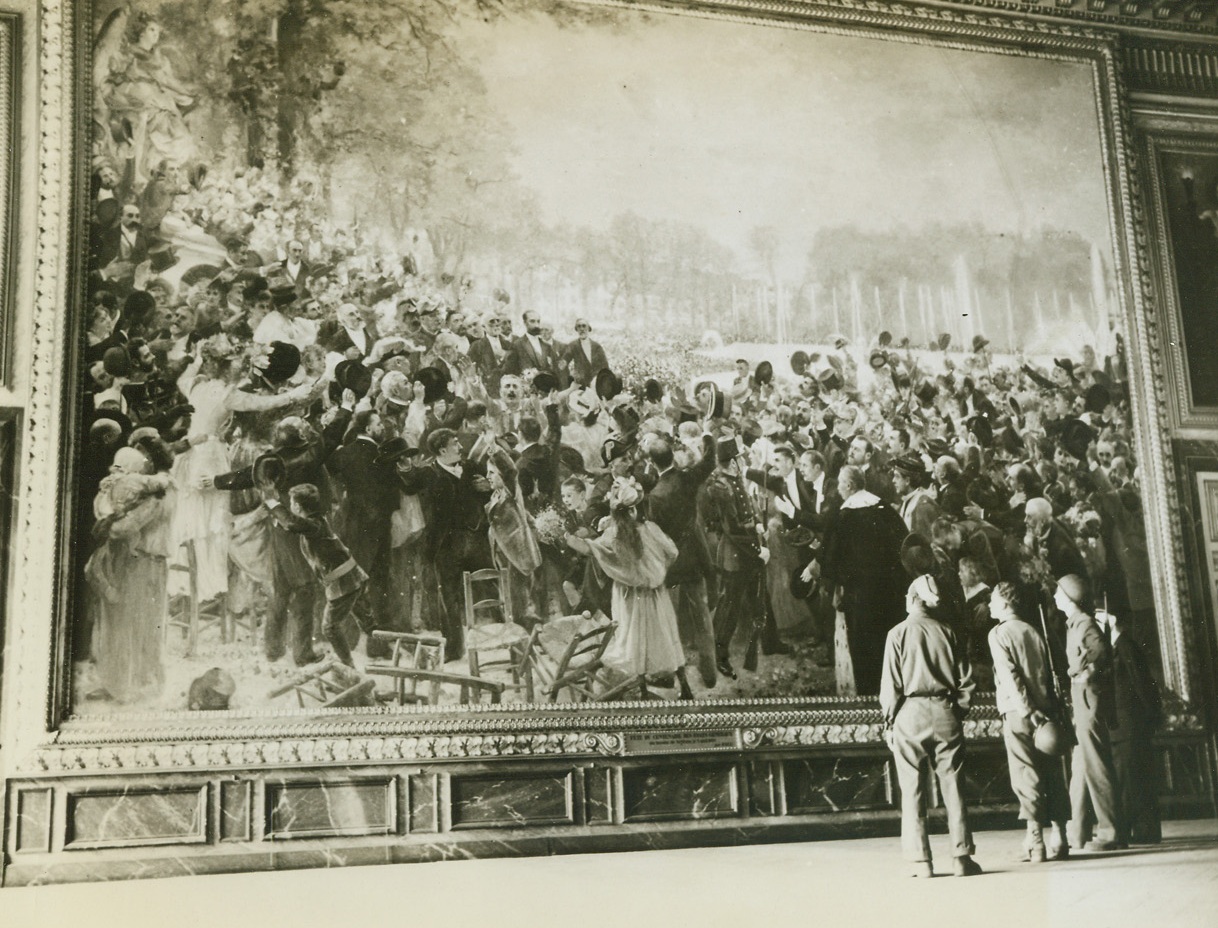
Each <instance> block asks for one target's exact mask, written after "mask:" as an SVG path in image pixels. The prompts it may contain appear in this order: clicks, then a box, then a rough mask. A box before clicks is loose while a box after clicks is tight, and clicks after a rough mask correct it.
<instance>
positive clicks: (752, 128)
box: [460, 14, 1110, 275]
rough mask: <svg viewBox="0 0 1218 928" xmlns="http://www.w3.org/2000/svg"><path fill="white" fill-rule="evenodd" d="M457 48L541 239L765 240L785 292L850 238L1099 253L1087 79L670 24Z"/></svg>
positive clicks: (1101, 221)
mask: <svg viewBox="0 0 1218 928" xmlns="http://www.w3.org/2000/svg"><path fill="white" fill-rule="evenodd" d="M460 40H461V42H463V43H464V46H465V47H466V48H468V49H469V50H470V53H471V56H472V60H475V61H477V62H479V66H480V68H481V69H482V72H483V74H484V76H485V79H486V86H487V91H488V93H489V94H490V97H491V101H492V103H493V104H494V105H495V106H496V107H497V109H498V110H499V112H500V113H501V114H502V115H503V117H504V118H505V119H506V120H507V121H508V122H509V124H510V125H511V126H513V127H514V128H515V130H516V149H517V151H516V167H517V170H518V172H519V174H520V176H521V178H522V179H523V180H524V181H525V182H526V183H527V184H528V185H529V186H531V187H533V188H534V189H535V190H536V191H537V193H538V196H539V198H540V202H541V204H542V207H543V209H544V211H545V213H546V216H547V218H549V219H550V220H565V221H568V222H571V223H574V224H576V225H590V226H594V227H602V228H603V227H604V226H605V225H606V224H607V223H608V221H609V220H610V219H611V218H612V217H613V216H614V215H615V214H617V213H619V212H623V211H626V210H633V211H635V212H637V213H639V214H641V215H644V216H647V217H649V218H654V219H673V220H681V221H685V222H689V223H691V224H694V225H697V226H701V227H703V228H705V229H706V230H707V231H708V232H709V233H710V234H711V235H713V236H714V237H715V238H717V239H718V240H720V241H721V242H723V243H724V244H727V245H730V246H732V247H733V248H735V249H736V250H737V252H738V253H739V254H741V255H742V256H746V255H747V254H748V248H747V242H748V234H749V231H750V229H752V228H753V227H754V226H758V225H773V226H775V227H776V228H777V229H778V230H779V232H780V234H781V238H782V240H783V243H784V245H783V255H782V263H783V268H784V270H785V272H786V273H788V274H796V275H797V274H799V273H801V271H802V268H803V262H804V255H806V253H807V249H808V246H809V244H810V243H811V240H812V236H813V235H814V234H815V232H816V230H817V229H818V228H820V227H824V226H835V225H840V224H844V223H855V224H857V225H859V226H861V227H864V228H867V229H875V230H883V229H888V228H892V227H894V226H901V225H904V226H907V227H909V228H911V229H913V230H917V229H918V228H919V227H922V226H924V225H926V224H929V223H933V222H958V221H974V220H975V221H978V222H981V223H983V224H984V225H985V226H986V227H987V228H989V229H991V230H994V231H999V232H1025V231H1031V230H1034V229H1036V228H1037V227H1039V226H1041V225H1052V226H1056V227H1059V228H1064V229H1071V230H1076V231H1078V232H1079V233H1081V234H1082V235H1084V236H1085V237H1086V238H1087V239H1089V240H1090V241H1094V242H1098V243H1099V244H1100V247H1101V249H1102V251H1103V252H1104V253H1105V254H1108V253H1110V240H1109V232H1108V216H1107V205H1106V199H1105V194H1104V183H1103V178H1102V176H1101V174H1100V171H1099V170H1098V168H1097V167H1096V166H1097V165H1099V164H1101V163H1102V159H1101V153H1100V144H1099V134H1098V132H1099V130H1098V120H1097V116H1096V107H1095V100H1094V91H1093V88H1092V79H1091V72H1090V69H1089V67H1088V66H1086V65H1080V64H1073V63H1067V62H1053V61H1043V60H1036V59H1027V58H1017V57H1011V56H1006V55H998V54H984V53H974V52H965V51H959V50H955V49H947V48H932V47H926V46H917V45H908V44H904V43H899V42H893V41H882V40H876V39H863V38H853V37H847V36H835V35H827V34H818V33H810V32H805V31H799V30H793V29H786V28H778V27H769V26H744V25H738V24H734V23H726V22H722V21H715V20H713V19H698V18H693V17H688V16H666V15H657V16H651V17H648V18H646V19H645V18H643V17H641V16H636V15H633V14H623V17H622V25H620V26H619V27H617V28H613V27H609V26H576V27H567V28H559V27H558V26H556V25H555V24H554V23H553V22H552V21H550V20H549V19H548V18H546V17H544V16H540V15H539V16H535V17H530V18H523V17H513V18H507V19H497V20H495V21H494V22H493V23H492V24H490V25H484V24H481V23H473V24H467V25H465V26H463V27H462V34H461V37H460Z"/></svg>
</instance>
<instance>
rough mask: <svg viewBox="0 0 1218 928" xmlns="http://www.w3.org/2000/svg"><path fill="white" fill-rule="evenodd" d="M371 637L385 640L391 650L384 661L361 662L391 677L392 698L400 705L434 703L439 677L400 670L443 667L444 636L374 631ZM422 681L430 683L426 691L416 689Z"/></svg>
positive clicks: (367, 670)
mask: <svg viewBox="0 0 1218 928" xmlns="http://www.w3.org/2000/svg"><path fill="white" fill-rule="evenodd" d="M372 637H373V639H374V640H376V641H383V642H386V643H388V644H389V646H390V653H389V657H388V658H387V659H386V660H383V661H369V662H368V663H367V664H365V665H364V672H365V673H370V674H373V675H374V676H382V677H388V678H390V679H392V680H393V681H394V691H393V697H394V699H395V701H396V702H397V704H398V705H399V706H404V705H417V704H420V703H425V704H430V705H435V704H436V702H437V701H438V700H439V692H438V690H439V687H440V682H439V681H438V680H436V679H434V678H430V679H429V678H425V677H420V676H418V675H413V674H411V675H407V674H404V673H401V672H400V671H403V670H440V669H442V668H443V667H444V651H445V644H446V642H445V639H444V636H443V635H440V634H437V633H435V632H422V633H419V634H412V633H408V632H388V631H380V630H377V631H374V632H373V633H372ZM421 682H427V683H428V684H429V686H428V689H429V692H420V691H419V683H421Z"/></svg>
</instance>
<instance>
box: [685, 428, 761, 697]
mask: <svg viewBox="0 0 1218 928" xmlns="http://www.w3.org/2000/svg"><path fill="white" fill-rule="evenodd" d="M739 454H740V448H739V446H738V445H737V443H736V439H735V438H734V437H731V438H722V439H720V440H719V442H718V443H717V445H716V456H717V459H718V462H719V463H718V465H717V466H716V468H715V471H714V473H712V474H711V476H710V477H709V478H708V479H707V481H706V485H705V487H704V488H703V492H702V495H701V496H700V498H699V500H700V504H701V509H702V519H703V524H704V525H705V526H706V533H707V540H708V542H709V543H710V549H711V560H712V563H713V564H714V566H715V569H716V570H717V571H718V572H719V582H720V587H721V590H720V597H719V605H718V607H717V608H716V609H715V652H716V666H717V669H718V671H719V673H721V674H723V675H724V676H725V677H728V678H730V679H733V680H734V679H736V671H735V670H733V669H732V662H731V655H730V653H729V648H730V647H731V643H732V637H733V636H734V635H735V633H736V629H737V628H738V627H739V625H740V623H741V621H742V620H743V621H744V622H745V623H746V625H747V626H748V627H749V628H750V629H753V628H754V626H755V625H756V624H758V623H760V622H761V621H762V618H763V616H762V613H763V610H764V609H765V604H764V601H763V599H762V596H763V593H764V589H765V573H764V571H765V565H766V563H767V562H768V561H769V558H770V552H769V550H768V549H767V548H766V547H764V546H763V545H762V544H761V537H762V534H763V533H764V532H765V526H764V525H762V524H761V523H760V522H759V521H758V520H757V518H756V515H755V514H754V512H753V509H752V503H751V501H750V499H749V495H748V491H747V490H746V489H745V487H744V481H743V480H742V479H741V478H740V467H739V464H738V463H737V458H738V456H739Z"/></svg>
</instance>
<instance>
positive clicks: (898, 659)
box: [880, 574, 981, 877]
mask: <svg viewBox="0 0 1218 928" xmlns="http://www.w3.org/2000/svg"><path fill="white" fill-rule="evenodd" d="M939 606H940V600H939V590H938V587H937V586H936V584H935V581H934V578H933V577H931V576H930V575H929V574H923V575H922V576H920V577H918V578H917V579H916V580H914V582H913V583H912V584H910V587H909V592H908V593H907V594H906V598H905V608H906V610H907V612H908V615H907V617H906V619H905V621H903V622H901V623H900V624H899V625H897V626H896V627H895V628H893V629H892V630H891V631H889V632H888V636H887V638H886V640H885V642H884V665H883V670H882V674H881V679H880V709H881V710H882V711H883V713H884V721H885V724H886V727H887V740H888V746H889V748H890V749H891V750H892V755H893V760H894V761H895V763H896V768H897V778H898V780H899V781H900V784H901V848H902V851H903V852H904V854H905V859H906V860H908V861H909V862H910V863H911V864H912V865H913V871H912V874H913V875H914V876H920V877H929V876H934V869H933V867H932V865H931V853H930V840H929V838H928V836H927V831H926V793H925V783H926V773H927V768H928V767H932V766H933V767H934V770H935V776H936V777H937V778H938V780H939V791H940V793H941V794H942V796H943V805H944V806H945V807H946V809H947V828H948V831H949V833H950V834H951V840H952V856H953V858H954V861H953V867H952V872H953V873H954V875H956V876H974V875H976V874H978V873H981V867H980V866H979V865H978V864H977V862H976V861H974V860H973V853H974V847H973V835H972V832H971V831H970V830H969V825H968V818H967V810H966V808H965V803H964V796H963V795H961V792H960V788H961V786H962V785H963V783H964V769H963V768H964V728H963V726H962V724H961V722H962V720H963V719H964V716H965V715H967V714H968V710H969V705H970V702H971V700H972V695H973V676H972V670H971V668H970V666H969V660H968V654H967V653H965V650H964V649H963V648H962V647H961V646H960V644H959V643H958V642H957V641H956V636H955V634H954V633H953V632H952V630H951V629H950V628H948V627H947V626H946V625H945V624H943V623H942V622H940V621H938V620H937V619H936V618H935V612H936V611H937V610H938V609H939Z"/></svg>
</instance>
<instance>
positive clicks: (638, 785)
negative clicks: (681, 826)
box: [622, 760, 741, 822]
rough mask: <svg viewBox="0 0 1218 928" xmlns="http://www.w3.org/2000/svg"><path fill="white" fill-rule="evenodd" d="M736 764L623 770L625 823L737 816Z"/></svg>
mask: <svg viewBox="0 0 1218 928" xmlns="http://www.w3.org/2000/svg"><path fill="white" fill-rule="evenodd" d="M739 778H740V771H739V770H738V769H737V767H736V764H735V763H725V762H720V763H697V762H694V761H692V760H691V761H688V762H686V763H683V764H672V763H667V764H661V763H658V764H649V765H645V766H631V767H625V768H623V769H622V804H623V818H624V821H626V822H652V821H662V820H665V819H695V820H696V819H713V818H725V817H729V816H738V815H740V812H741V808H740V793H741V790H740V780H739Z"/></svg>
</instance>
